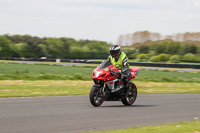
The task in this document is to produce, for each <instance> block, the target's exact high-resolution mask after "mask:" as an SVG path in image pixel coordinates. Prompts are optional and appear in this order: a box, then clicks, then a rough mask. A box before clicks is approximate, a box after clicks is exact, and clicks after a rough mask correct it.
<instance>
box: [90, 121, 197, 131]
mask: <svg viewBox="0 0 200 133" xmlns="http://www.w3.org/2000/svg"><path fill="white" fill-rule="evenodd" d="M90 133H200V121H190V122H179V123H172V124H164V125H156V126H142V127H133V128H127V129H121V130H109V131H97V132H90Z"/></svg>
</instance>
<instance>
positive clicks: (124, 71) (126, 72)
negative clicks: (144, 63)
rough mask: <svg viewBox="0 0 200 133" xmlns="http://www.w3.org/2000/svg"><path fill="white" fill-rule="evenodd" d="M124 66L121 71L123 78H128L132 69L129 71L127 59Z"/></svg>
mask: <svg viewBox="0 0 200 133" xmlns="http://www.w3.org/2000/svg"><path fill="white" fill-rule="evenodd" d="M122 64H123V68H122V69H121V72H122V74H123V76H126V77H128V76H129V75H130V69H129V66H128V60H127V58H126V57H125V58H124V60H123V62H122Z"/></svg>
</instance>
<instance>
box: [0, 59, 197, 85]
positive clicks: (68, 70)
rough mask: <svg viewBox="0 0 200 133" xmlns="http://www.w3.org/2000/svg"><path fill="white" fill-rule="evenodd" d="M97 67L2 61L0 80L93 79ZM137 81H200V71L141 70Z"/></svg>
mask: <svg viewBox="0 0 200 133" xmlns="http://www.w3.org/2000/svg"><path fill="white" fill-rule="evenodd" d="M94 69H95V67H77V66H57V65H43V64H40V65H37V64H18V63H0V80H92V79H91V77H90V76H92V71H93V70H94ZM136 80H137V81H148V82H187V83H199V82H200V73H191V72H173V71H157V70H156V71H155V70H140V72H139V74H138V76H137V78H136Z"/></svg>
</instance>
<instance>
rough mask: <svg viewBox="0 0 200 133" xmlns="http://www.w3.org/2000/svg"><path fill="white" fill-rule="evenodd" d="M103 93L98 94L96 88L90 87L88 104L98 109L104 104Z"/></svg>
mask: <svg viewBox="0 0 200 133" xmlns="http://www.w3.org/2000/svg"><path fill="white" fill-rule="evenodd" d="M104 99H105V98H104V96H103V93H99V88H98V87H92V88H91V90H90V103H91V104H92V105H93V106H95V107H99V106H100V105H101V104H102V103H103V102H104Z"/></svg>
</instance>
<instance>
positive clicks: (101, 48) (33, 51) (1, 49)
mask: <svg viewBox="0 0 200 133" xmlns="http://www.w3.org/2000/svg"><path fill="white" fill-rule="evenodd" d="M109 46H110V44H108V43H107V42H104V41H95V40H79V41H77V40H75V39H73V38H66V37H61V38H46V37H44V38H40V37H35V36H34V37H33V36H30V35H8V34H6V35H2V36H0V57H25V58H30V57H48V58H65V59H76V58H78V59H99V58H107V57H108V55H109Z"/></svg>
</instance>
